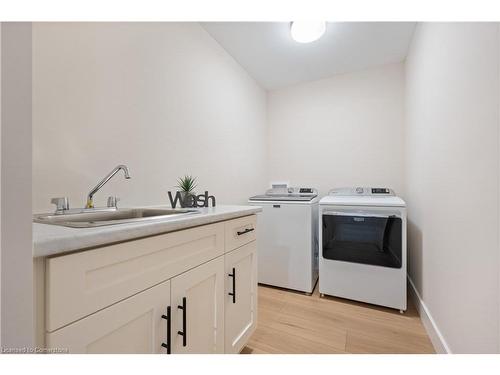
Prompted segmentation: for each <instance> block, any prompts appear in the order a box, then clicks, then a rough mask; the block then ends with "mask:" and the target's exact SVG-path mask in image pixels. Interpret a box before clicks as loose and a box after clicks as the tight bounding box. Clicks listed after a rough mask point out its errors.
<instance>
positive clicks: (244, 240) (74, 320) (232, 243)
mask: <svg viewBox="0 0 500 375" xmlns="http://www.w3.org/2000/svg"><path fill="white" fill-rule="evenodd" d="M255 225H256V218H255V215H251V216H246V217H242V218H237V219H234V220H229V221H226V222H224V223H215V224H210V225H205V226H200V227H195V228H190V229H186V230H182V231H178V232H173V233H167V234H163V235H158V236H153V237H148V238H144V239H139V240H134V241H128V242H124V243H119V244H114V245H109V246H103V247H101V248H95V249H91V250H87V251H81V252H77V253H73V254H67V255H61V256H56V257H51V258H48V259H46V260H45V261H44V262H45V266H43V264H42V266H41V267H37V269H38V270H43V272H44V273H43V277H44V278H45V283H43V282H42V283H41V284H42V285H43V287H42V288H41V289H40V290H38V289H37V298H36V300H37V301H43V304H41V305H40V306H39V307H38V308H37V309H38V311H43V312H44V314H41V315H45V319H44V318H43V316H37V322H44V323H45V324H42V325H41V329H40V332H41V335H40V337H42V343H41V344H42V345H43V344H45V346H46V347H47V348H60V349H67V350H68V351H69V352H70V353H169V352H171V353H172V354H174V353H238V352H239V351H241V349H242V348H243V346H244V345H245V344H246V343H247V342H248V340H249V338H250V335H251V334H252V333H253V332H254V330H255V328H256V320H257V250H256V245H255V238H256V226H255ZM38 272H42V271H38ZM39 279H40V277H39V276H37V280H39ZM41 280H42V281H43V278H41ZM43 338H45V342H43ZM167 348H168V349H167Z"/></svg>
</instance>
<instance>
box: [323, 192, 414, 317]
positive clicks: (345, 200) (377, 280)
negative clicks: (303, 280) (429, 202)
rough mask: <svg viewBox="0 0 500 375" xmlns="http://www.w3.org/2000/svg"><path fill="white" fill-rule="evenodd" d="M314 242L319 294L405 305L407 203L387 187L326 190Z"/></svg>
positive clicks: (372, 302) (403, 306)
mask: <svg viewBox="0 0 500 375" xmlns="http://www.w3.org/2000/svg"><path fill="white" fill-rule="evenodd" d="M319 241H320V254H319V292H320V294H321V295H330V296H336V297H341V298H347V299H351V300H356V301H361V302H366V303H371V304H375V305H381V306H386V307H391V308H395V309H399V310H400V311H401V312H402V311H405V310H406V307H407V306H406V262H407V260H406V259H407V254H406V252H407V251H406V204H405V202H404V201H403V200H402V199H401V198H399V197H397V196H395V195H394V192H393V191H392V190H391V189H387V188H362V187H358V188H340V189H333V190H331V191H330V193H329V194H328V195H327V196H325V197H324V198H322V199H321V201H320V203H319Z"/></svg>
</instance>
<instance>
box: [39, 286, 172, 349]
mask: <svg viewBox="0 0 500 375" xmlns="http://www.w3.org/2000/svg"><path fill="white" fill-rule="evenodd" d="M169 305H170V281H165V282H163V283H161V284H159V285H157V286H154V287H152V288H150V289H147V290H145V291H143V292H141V293H139V294H136V295H135V296H132V297H130V298H128V299H126V300H124V301H121V302H119V303H117V304H115V305H113V306H110V307H108V308H106V309H104V310H101V311H98V312H96V313H95V314H92V315H90V316H88V317H86V318H83V319H81V320H79V321H77V322H75V323H73V324H70V325H69V326H67V327H63V328H61V329H59V330H57V331H55V332H52V333H48V334H47V337H46V339H47V347H49V348H60V349H67V350H68V351H69V352H70V353H141V354H143V353H166V349H165V348H163V347H162V343H165V344H167V327H168V322H167V320H166V319H163V318H162V316H163V315H165V317H166V316H167V315H166V314H167V308H168V306H169Z"/></svg>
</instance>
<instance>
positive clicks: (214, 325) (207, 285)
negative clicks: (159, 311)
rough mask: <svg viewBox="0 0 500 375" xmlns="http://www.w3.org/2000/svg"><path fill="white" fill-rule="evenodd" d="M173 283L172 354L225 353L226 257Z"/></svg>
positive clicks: (182, 275) (186, 274) (180, 276)
mask: <svg viewBox="0 0 500 375" xmlns="http://www.w3.org/2000/svg"><path fill="white" fill-rule="evenodd" d="M171 282H172V344H173V346H172V353H224V316H223V314H224V257H223V256H221V257H218V258H216V259H214V260H211V261H210V262H207V263H205V264H202V265H201V266H198V267H196V268H193V269H191V270H189V271H187V272H185V273H183V274H181V275H179V276H176V277H174V278H173V279H172V280H171Z"/></svg>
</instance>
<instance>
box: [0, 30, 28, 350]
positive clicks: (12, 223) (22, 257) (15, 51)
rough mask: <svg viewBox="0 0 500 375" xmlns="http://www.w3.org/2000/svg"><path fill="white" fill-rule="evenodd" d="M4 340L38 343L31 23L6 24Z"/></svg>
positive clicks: (22, 344)
mask: <svg viewBox="0 0 500 375" xmlns="http://www.w3.org/2000/svg"><path fill="white" fill-rule="evenodd" d="M1 29H2V32H1V39H2V43H1V49H2V54H1V60H2V64H1V76H2V96H1V100H2V113H1V115H2V120H1V125H2V127H1V128H2V136H1V147H0V148H1V178H0V180H1V203H2V205H1V222H0V224H1V234H2V235H1V244H0V246H1V248H2V252H1V257H2V259H1V266H2V272H1V279H2V282H1V293H0V294H1V301H2V302H1V308H2V311H1V315H2V320H1V324H2V328H1V334H2V338H1V340H2V345H3V346H4V347H10V348H23V347H31V346H33V342H34V341H33V303H32V302H33V249H32V247H33V241H32V225H33V224H32V221H31V212H32V209H31V194H32V193H31V189H32V184H31V175H32V171H31V68H32V66H31V40H32V39H31V31H32V29H31V23H23V22H21V23H17V22H5V23H2V25H1Z"/></svg>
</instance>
